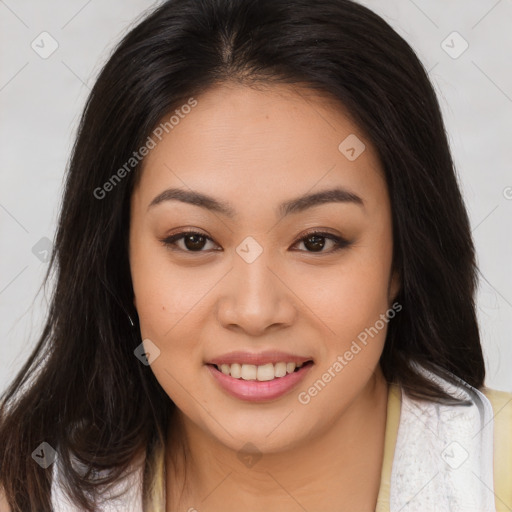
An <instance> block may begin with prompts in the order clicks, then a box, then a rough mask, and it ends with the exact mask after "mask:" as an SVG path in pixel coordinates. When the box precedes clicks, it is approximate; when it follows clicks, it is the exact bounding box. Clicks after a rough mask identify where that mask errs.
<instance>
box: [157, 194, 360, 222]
mask: <svg viewBox="0 0 512 512" xmlns="http://www.w3.org/2000/svg"><path fill="white" fill-rule="evenodd" d="M165 201H181V202H182V203H187V204H192V205H195V206H199V207H201V208H205V209H207V210H211V211H213V212H217V213H220V214H222V215H225V216H226V217H229V218H231V219H233V218H235V217H236V210H235V209H234V208H233V206H232V205H231V204H230V203H224V202H221V201H219V200H217V199H215V198H214V197H211V196H208V195H206V194H203V193H201V192H194V191H191V190H184V189H180V188H168V189H166V190H164V191H163V192H161V193H160V194H158V195H157V196H156V197H155V198H154V199H153V200H152V201H151V203H150V204H149V206H148V210H149V209H150V208H152V207H154V206H156V205H158V204H161V203H163V202H165ZM325 203H352V204H355V205H358V206H360V207H362V208H364V201H363V200H362V199H361V198H360V197H359V196H358V195H357V194H354V193H353V192H350V191H349V190H347V189H344V188H341V187H337V188H334V189H329V190H323V191H320V192H315V193H313V194H306V195H303V196H299V197H297V198H295V199H291V200H289V201H285V202H284V203H281V204H280V205H279V206H278V208H277V214H278V215H279V216H280V217H281V218H283V217H286V216H287V215H290V214H292V213H300V212H303V211H305V210H307V209H309V208H312V207H314V206H318V205H320V204H325Z"/></svg>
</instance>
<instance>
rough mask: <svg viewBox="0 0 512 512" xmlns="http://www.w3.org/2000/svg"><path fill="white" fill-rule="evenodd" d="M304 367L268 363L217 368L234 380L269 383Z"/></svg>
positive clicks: (294, 364) (222, 365)
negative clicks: (268, 381)
mask: <svg viewBox="0 0 512 512" xmlns="http://www.w3.org/2000/svg"><path fill="white" fill-rule="evenodd" d="M302 365H303V363H301V364H296V363H285V362H279V363H276V364H272V363H267V364H263V365H260V366H256V365H254V364H238V363H234V364H221V365H220V367H219V366H218V365H217V368H218V369H219V370H220V371H221V372H222V373H223V374H224V375H231V377H233V378H234V379H243V380H258V381H261V382H263V381H267V380H273V379H275V378H276V377H277V378H279V377H284V376H285V375H286V374H287V373H293V372H294V371H295V368H300V367H301V366H302Z"/></svg>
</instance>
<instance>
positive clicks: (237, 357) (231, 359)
mask: <svg viewBox="0 0 512 512" xmlns="http://www.w3.org/2000/svg"><path fill="white" fill-rule="evenodd" d="M310 360H312V358H311V357H304V356H299V355H297V354H291V353H289V352H280V351H276V350H268V351H264V352H258V353H253V352H243V351H237V352H229V353H228V354H223V355H221V356H218V357H214V358H213V359H210V360H209V361H208V364H216V365H221V364H233V363H239V364H254V365H256V366H259V365H264V364H268V363H272V364H276V363H280V362H284V363H296V364H301V363H305V362H306V361H310Z"/></svg>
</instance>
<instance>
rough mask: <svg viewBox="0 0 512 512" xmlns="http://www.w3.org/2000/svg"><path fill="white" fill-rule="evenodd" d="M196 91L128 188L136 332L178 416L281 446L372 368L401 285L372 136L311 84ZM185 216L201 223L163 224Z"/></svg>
mask: <svg viewBox="0 0 512 512" xmlns="http://www.w3.org/2000/svg"><path fill="white" fill-rule="evenodd" d="M195 100H196V101H197V104H196V103H195V102H193V101H191V102H189V104H190V105H195V106H193V107H192V108H183V109H181V110H180V109H178V110H179V113H180V115H179V116H178V117H177V118H176V119H179V122H176V120H174V123H173V125H172V129H171V128H169V126H171V125H167V131H168V133H166V131H165V130H160V131H163V136H161V141H160V142H158V144H157V145H156V147H155V148H154V149H152V150H150V153H149V154H148V156H147V157H146V159H145V164H144V169H143V173H142V176H141V180H140V182H139V184H138V185H137V187H136V188H135V190H134V193H133V196H132V201H131V219H130V265H131V274H132V279H133V287H134V293H135V299H134V301H135V306H136V308H137V311H138V315H139V319H140V326H141V335H142V338H143V339H144V348H145V349H146V350H147V352H149V354H150V355H149V361H150V363H151V369H152V371H153V372H154V374H155V376H156V378H157V379H158V381H159V382H160V384H161V386H162V387H163V389H164V390H165V391H166V392H167V394H168V395H169V397H170V398H171V399H172V400H173V402H174V403H175V404H176V405H177V407H178V409H179V411H180V417H181V418H182V419H183V421H184V422H185V424H188V425H189V426H190V427H191V428H195V429H196V430H197V428H199V429H200V430H201V431H202V432H203V433H205V434H207V435H208V436H209V437H210V438H212V437H213V438H214V439H215V440H216V441H217V442H220V443H222V444H224V445H225V446H227V447H230V448H232V449H233V450H238V449H240V448H241V447H242V446H244V445H245V444H246V443H247V442H250V443H252V444H253V445H255V446H256V447H257V449H258V450H259V451H261V452H268V453H270V452H277V451H280V450H283V449H287V448H288V449H291V448H293V447H294V446H298V445H299V444H300V443H304V442H307V441H308V439H313V438H315V436H318V435H319V434H320V433H321V432H322V431H325V430H326V429H328V428H329V426H330V425H333V424H334V422H336V421H337V420H338V419H339V418H340V417H341V416H342V415H343V413H344V412H345V411H346V410H347V408H348V407H349V406H350V404H351V403H353V402H354V400H356V399H357V398H360V397H362V396H364V395H365V392H366V391H368V390H369V389H370V387H371V386H373V385H374V384H375V382H376V379H381V381H382V373H381V372H380V368H379V366H378V361H379V357H380V355H381V352H382V349H383V344H384V340H385V335H386V328H387V321H388V319H389V318H391V317H392V316H394V314H395V311H394V310H392V309H391V304H392V302H393V298H394V296H395V294H396V293H397V291H398V280H397V278H396V277H395V276H393V275H392V272H391V270H392V269H391V261H392V250H393V247H392V225H391V211H390V203H389V198H388V193H387V187H386V182H385V179H384V178H383V172H382V168H381V166H380V162H379V159H378V157H377V154H376V152H375V150H374V148H373V147H372V144H371V143H370V141H369V140H367V139H366V138H365V137H364V135H363V134H362V133H361V131H360V130H359V129H358V127H357V126H356V125H354V124H353V123H352V122H351V121H350V120H349V119H348V118H347V116H346V115H344V113H343V110H342V109H341V108H340V107H339V106H338V105H336V104H334V103H330V102H328V101H327V100H325V99H322V98H321V97H319V96H316V95H314V94H313V93H312V92H308V91H305V90H301V91H298V90H296V89H292V88H289V87H286V86H272V87H269V88H268V89H267V90H265V91H263V90H259V91H256V90H254V89H251V88H247V87H243V86H235V85H229V86H228V85H223V86H217V87H216V88H213V89H210V90H209V91H208V92H207V93H205V94H204V95H202V96H200V97H197V98H195ZM186 112H187V113H186ZM170 115H171V114H169V116H167V118H166V120H167V119H168V117H170ZM153 139H154V140H158V139H157V138H156V137H153ZM363 144H364V145H363ZM169 189H172V190H173V192H167V194H164V195H162V193H164V191H166V190H169ZM334 190H337V192H332V193H331V194H330V195H329V194H326V195H324V196H317V200H314V199H315V194H319V193H325V192H327V191H334ZM180 194H181V195H180ZM203 196H208V200H206V199H204V198H203ZM307 197H312V198H313V200H310V199H307ZM322 197H323V199H322ZM156 198H158V199H156ZM180 198H181V200H179V199H180ZM155 199H156V200H155ZM219 205H220V206H219ZM185 230H190V231H193V232H197V233H199V235H195V236H186V235H185V236H182V237H181V238H179V237H176V238H175V239H172V238H171V237H172V236H173V235H176V234H179V233H181V232H183V231H185ZM313 231H319V232H321V233H322V234H321V235H316V236H315V235H312V234H311V232H313ZM331 236H332V238H329V237H331ZM166 239H167V241H168V245H165V244H164V243H163V242H162V241H163V240H166ZM338 240H339V243H338ZM389 311H391V314H390V313H389ZM387 312H388V313H387ZM155 346H156V347H157V349H158V350H155ZM301 362H303V363H304V364H303V365H302V367H301V369H300V370H298V371H293V368H294V367H293V364H287V363H296V364H300V363H301ZM213 363H217V364H218V367H219V369H220V370H218V369H217V368H216V367H215V366H214V365H213ZM141 364H142V363H141ZM221 364H225V365H226V366H224V367H222V366H221ZM222 369H224V372H226V373H223V372H222ZM285 371H288V372H291V373H286V375H285V376H284V375H283V373H284V372H285ZM227 372H229V374H227ZM231 372H232V373H233V375H231Z"/></svg>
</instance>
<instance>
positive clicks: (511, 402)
mask: <svg viewBox="0 0 512 512" xmlns="http://www.w3.org/2000/svg"><path fill="white" fill-rule="evenodd" d="M481 392H482V393H483V394H484V395H485V396H486V397H487V398H488V399H489V401H490V402H491V404H492V408H493V410H494V411H495V414H497V413H498V412H499V413H501V411H502V410H503V411H504V414H505V415H507V416H508V415H511V414H512V392H509V391H500V390H498V389H491V388H486V387H484V388H482V389H481Z"/></svg>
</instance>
